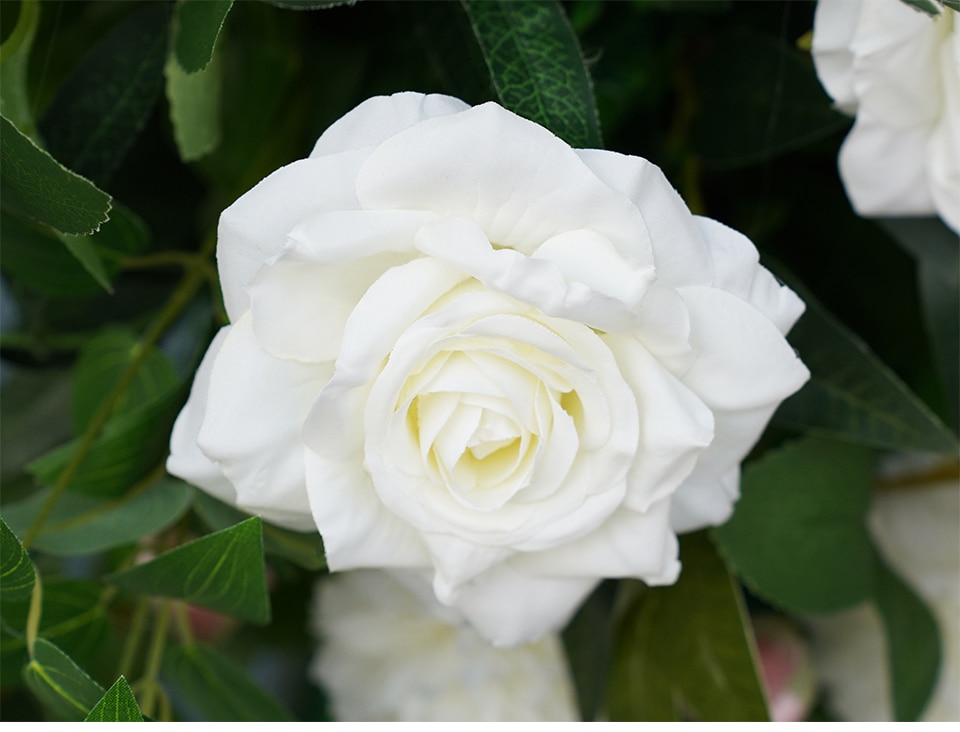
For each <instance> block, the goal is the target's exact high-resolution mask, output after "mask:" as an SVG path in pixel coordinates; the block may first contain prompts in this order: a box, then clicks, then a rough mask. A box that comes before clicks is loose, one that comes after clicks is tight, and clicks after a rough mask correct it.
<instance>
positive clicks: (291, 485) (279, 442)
mask: <svg viewBox="0 0 960 732" xmlns="http://www.w3.org/2000/svg"><path fill="white" fill-rule="evenodd" d="M331 371H332V364H319V365H316V364H310V365H308V364H301V363H296V362H293V361H281V360H279V359H276V358H273V357H272V356H270V355H269V354H267V353H266V352H265V351H263V349H262V348H261V347H260V346H259V345H258V343H257V341H256V339H255V338H254V334H253V327H252V323H251V317H250V316H249V315H245V316H244V317H242V318H241V319H240V320H239V321H237V322H236V323H235V324H234V325H233V326H231V327H230V329H229V331H228V335H227V337H226V338H225V339H224V340H223V343H222V345H221V348H220V352H219V353H218V354H217V357H216V359H215V361H214V363H213V368H212V370H211V374H210V385H209V390H208V392H207V405H206V410H205V414H204V418H203V424H202V426H201V428H200V432H199V435H198V437H197V444H198V445H199V446H200V449H201V450H202V451H203V452H204V453H205V454H206V455H208V456H210V458H211V459H213V460H215V461H216V462H218V463H219V465H220V468H221V470H222V471H223V474H224V476H225V477H226V478H227V479H228V480H229V481H230V482H231V483H232V484H233V485H234V487H235V488H236V491H237V501H236V503H237V506H239V507H240V508H242V509H244V510H247V511H250V512H251V513H258V514H260V515H262V516H263V517H264V518H265V519H267V520H268V521H273V522H275V523H279V524H282V525H284V526H288V527H290V528H293V529H298V530H309V529H314V528H315V526H314V524H313V521H312V519H311V517H310V507H309V504H308V502H307V494H306V488H305V485H304V467H303V452H304V448H303V445H302V443H301V442H300V440H299V432H300V425H301V424H302V423H303V420H304V418H305V417H306V414H307V411H308V410H309V408H310V404H311V402H312V401H313V399H314V398H315V396H316V394H317V393H318V392H319V391H320V389H321V387H322V386H323V384H324V383H325V382H326V381H327V379H329V377H330V373H331Z"/></svg>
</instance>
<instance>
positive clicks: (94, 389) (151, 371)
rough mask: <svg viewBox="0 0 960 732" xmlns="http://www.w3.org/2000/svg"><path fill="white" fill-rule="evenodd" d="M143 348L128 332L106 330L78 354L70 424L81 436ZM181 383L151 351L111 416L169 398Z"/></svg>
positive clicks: (171, 368)
mask: <svg viewBox="0 0 960 732" xmlns="http://www.w3.org/2000/svg"><path fill="white" fill-rule="evenodd" d="M141 349H142V346H141V345H140V343H139V341H138V340H137V337H136V336H135V335H134V334H133V333H132V332H131V331H128V330H125V329H120V328H108V329H106V330H104V331H102V332H101V333H100V334H99V335H97V336H96V337H95V338H93V339H92V340H90V341H88V342H87V343H86V344H85V345H84V347H83V348H82V349H81V351H80V357H79V359H78V360H77V365H76V367H75V371H74V379H75V382H74V391H73V405H72V406H73V422H74V426H75V428H76V430H77V432H82V431H83V430H84V429H85V428H86V426H87V425H88V424H89V423H90V420H91V419H92V418H93V415H94V414H96V412H97V410H98V409H99V408H100V403H101V402H102V401H103V400H104V398H105V397H106V396H107V394H109V393H110V391H111V390H112V389H113V387H114V385H115V384H116V382H117V380H118V379H119V378H120V375H121V374H122V373H123V372H124V371H125V370H126V369H127V368H128V367H129V366H130V364H131V363H132V362H133V360H134V359H135V358H136V357H137V356H138V354H139V352H140V350H141ZM179 381H180V379H179V377H178V376H177V371H176V369H175V368H174V366H173V364H172V363H170V359H168V358H167V357H166V356H165V355H164V354H163V352H162V351H160V350H159V349H157V348H155V347H151V348H150V350H149V352H148V353H147V356H146V358H145V359H144V360H143V361H142V363H141V365H140V368H139V369H138V370H137V373H136V376H135V377H134V379H133V382H132V383H131V384H130V388H129V389H128V390H127V393H126V394H125V395H124V396H122V397H121V398H120V400H119V401H118V403H117V405H116V407H115V411H114V414H127V413H130V412H133V411H135V410H136V409H137V408H139V407H140V406H141V405H143V404H147V403H149V402H152V401H154V400H156V399H160V398H162V397H164V396H165V395H166V394H169V393H170V391H171V390H172V389H175V388H176V387H177V385H178V383H179Z"/></svg>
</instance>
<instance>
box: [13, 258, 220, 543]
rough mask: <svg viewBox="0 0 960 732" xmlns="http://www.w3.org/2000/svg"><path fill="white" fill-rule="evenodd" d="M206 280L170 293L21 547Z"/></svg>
mask: <svg viewBox="0 0 960 732" xmlns="http://www.w3.org/2000/svg"><path fill="white" fill-rule="evenodd" d="M205 248H206V247H205ZM205 280H206V274H205V273H204V272H203V270H201V269H199V268H195V269H191V270H189V271H188V272H187V274H186V275H185V276H184V278H183V279H182V280H181V281H180V284H179V285H178V286H177V289H176V290H174V291H173V294H172V295H171V296H170V299H169V300H167V302H166V304H165V305H164V307H163V310H161V311H160V313H159V315H157V317H156V318H155V319H154V320H153V322H152V323H151V324H150V325H149V326H148V327H147V330H146V332H144V334H143V336H142V337H141V338H140V341H139V343H138V344H137V346H138V347H137V349H136V351H135V353H134V356H133V359H132V360H131V361H130V364H129V365H128V366H127V367H126V368H125V369H124V371H123V373H122V374H120V378H119V379H117V383H116V384H114V386H113V389H111V390H110V393H109V394H108V395H107V397H106V399H104V400H103V402H102V403H101V404H100V408H99V409H98V410H97V413H96V414H95V415H94V416H93V419H91V420H90V423H89V424H88V425H87V429H86V430H85V431H84V433H83V438H82V440H81V442H80V445H79V446H78V447H77V450H76V452H74V453H73V457H72V458H71V459H70V462H69V463H67V466H66V467H65V468H64V469H63V472H61V473H60V475H59V477H58V478H57V481H56V482H55V483H54V485H53V490H52V491H51V492H50V495H49V496H48V497H47V500H46V501H45V502H44V504H43V506H42V507H41V509H40V511H39V512H38V513H37V515H36V517H35V518H34V520H33V523H32V524H30V528H29V529H28V530H27V532H26V534H25V536H24V539H23V546H24V547H29V546H30V545H31V544H32V543H33V541H34V540H35V539H36V538H37V534H39V533H40V529H41V527H42V526H43V522H44V521H46V520H47V517H48V516H49V515H50V512H51V511H52V510H53V508H54V506H56V505H57V502H58V501H59V500H60V498H61V497H62V496H63V494H64V492H65V491H66V489H67V486H68V485H70V481H71V480H73V477H74V476H75V475H76V474H77V471H78V470H79V469H80V466H81V465H82V464H83V461H84V460H85V459H86V457H87V454H88V453H89V452H90V450H91V448H92V447H93V444H94V442H95V441H96V439H97V437H98V436H99V435H100V431H101V430H102V429H103V427H104V425H106V423H107V421H108V420H109V419H110V416H111V415H112V414H113V409H114V407H115V406H116V404H117V401H118V400H119V399H120V397H122V396H123V395H124V394H125V393H126V391H127V389H129V388H130V385H131V384H132V383H133V380H134V378H135V377H136V375H137V371H138V370H139V369H140V367H141V366H142V365H143V362H144V361H145V360H146V358H147V354H148V353H149V351H150V348H151V347H152V346H154V345H155V344H156V343H157V341H158V340H159V339H160V336H161V335H162V334H163V332H164V331H165V330H166V329H167V328H169V327H170V325H171V324H172V323H173V321H174V320H175V319H176V318H177V316H178V315H179V314H180V312H181V311H182V310H183V309H184V308H185V307H186V306H187V304H188V303H189V302H190V300H191V299H192V298H193V296H194V295H195V294H196V292H197V290H198V289H199V288H200V286H201V285H202V284H203V283H204V281H205Z"/></svg>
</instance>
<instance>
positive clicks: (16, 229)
mask: <svg viewBox="0 0 960 732" xmlns="http://www.w3.org/2000/svg"><path fill="white" fill-rule="evenodd" d="M0 229H2V231H3V248H2V249H0V266H2V267H3V269H4V271H6V272H8V273H10V274H11V275H13V276H14V277H16V278H17V279H18V280H19V281H21V282H23V283H24V284H26V285H29V286H30V287H32V288H34V289H36V290H39V291H40V292H42V293H44V294H45V295H51V296H53V297H58V298H62V297H77V296H84V295H93V294H97V293H100V292H102V291H103V289H104V287H103V286H102V284H101V283H99V282H97V281H96V280H94V279H93V278H92V277H91V273H90V271H89V270H88V269H87V268H85V267H84V265H83V264H81V263H80V261H79V260H78V259H77V257H76V256H74V254H72V253H71V250H70V249H68V247H67V244H68V242H70V240H78V241H89V242H91V243H92V245H93V247H94V249H95V251H96V255H97V258H98V260H99V263H100V264H101V265H102V267H103V270H104V272H105V273H106V279H107V280H108V281H112V280H113V278H114V277H115V276H116V274H117V272H118V271H119V269H120V260H121V259H122V258H123V257H124V256H125V255H127V254H132V253H133V252H137V251H140V250H142V249H143V248H144V246H145V245H146V243H147V239H148V235H147V230H146V228H145V227H144V225H143V222H141V221H140V219H139V218H138V217H137V216H136V215H135V214H133V213H132V212H131V211H129V210H128V209H125V208H123V207H122V206H117V205H114V207H113V208H112V209H111V210H110V220H109V221H107V222H106V223H105V224H103V225H102V226H101V227H100V230H99V231H98V232H96V233H95V234H90V235H89V236H86V237H72V236H66V235H63V234H58V233H57V232H55V231H53V230H51V229H49V228H48V227H45V226H40V225H38V224H32V223H28V222H27V221H22V220H20V219H18V218H16V217H14V216H11V215H9V214H7V213H6V212H3V211H0ZM74 248H75V247H74ZM94 266H96V265H94Z"/></svg>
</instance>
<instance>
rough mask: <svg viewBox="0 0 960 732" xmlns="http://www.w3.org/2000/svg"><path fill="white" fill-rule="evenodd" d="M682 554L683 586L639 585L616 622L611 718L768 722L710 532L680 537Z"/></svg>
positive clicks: (734, 596)
mask: <svg viewBox="0 0 960 732" xmlns="http://www.w3.org/2000/svg"><path fill="white" fill-rule="evenodd" d="M680 558H681V560H682V561H683V572H682V573H681V574H680V579H679V580H678V581H677V583H676V584H674V585H672V586H669V587H653V588H642V589H640V592H639V595H638V596H637V597H636V598H634V599H633V601H632V602H630V604H629V605H628V606H627V608H626V610H625V611H624V613H623V616H622V620H621V621H620V623H619V624H618V627H617V640H616V642H615V644H614V660H613V667H612V670H611V677H610V680H609V682H608V684H607V689H608V697H607V702H608V713H609V717H610V719H611V720H612V721H673V720H683V719H692V720H696V721H726V722H731V721H737V722H759V721H769V716H768V713H767V708H766V701H765V699H764V693H763V687H762V686H761V682H760V678H759V676H758V673H757V657H756V649H755V644H754V641H753V635H752V631H751V629H750V624H749V619H748V617H747V613H746V608H745V607H744V604H743V598H742V597H741V595H740V590H739V587H738V586H737V583H736V582H735V581H734V580H733V578H732V577H731V576H730V573H729V572H728V571H727V568H726V567H725V566H724V564H723V562H722V561H721V560H720V558H719V557H718V556H717V553H716V550H715V549H714V548H713V546H712V545H711V543H710V541H709V539H708V538H707V536H706V533H705V532H698V533H695V534H688V535H687V536H684V537H682V539H681V548H680ZM627 586H628V587H629V586H630V585H627ZM633 587H634V588H636V586H635V585H634V586H633Z"/></svg>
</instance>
